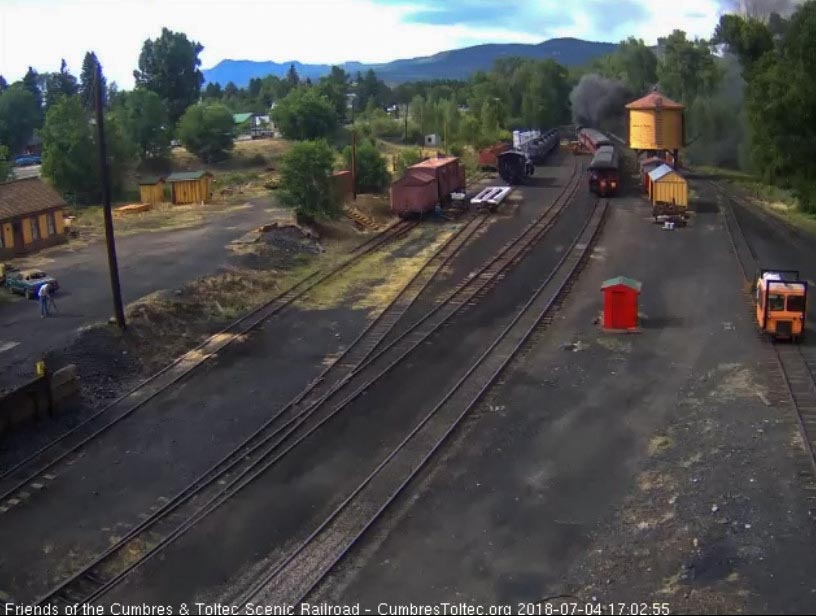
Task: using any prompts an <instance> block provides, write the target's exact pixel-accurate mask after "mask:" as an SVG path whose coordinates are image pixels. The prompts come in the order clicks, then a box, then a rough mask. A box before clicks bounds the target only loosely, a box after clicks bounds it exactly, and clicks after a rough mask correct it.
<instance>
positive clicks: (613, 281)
mask: <svg viewBox="0 0 816 616" xmlns="http://www.w3.org/2000/svg"><path fill="white" fill-rule="evenodd" d="M640 286H641V285H640V283H639V282H638V281H637V280H633V279H631V278H627V277H626V276H618V277H617V278H610V279H609V280H607V281H605V282H604V283H603V284H602V285H601V291H602V292H603V295H604V311H603V326H604V329H635V328H636V327H637V326H638V296H639V295H640Z"/></svg>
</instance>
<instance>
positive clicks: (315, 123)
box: [272, 88, 338, 140]
mask: <svg viewBox="0 0 816 616" xmlns="http://www.w3.org/2000/svg"><path fill="white" fill-rule="evenodd" d="M272 117H273V119H274V120H275V122H276V123H277V124H278V127H279V128H280V131H281V133H283V136H284V137H286V138H287V139H299V140H307V139H308V140H313V139H320V138H323V137H328V136H329V135H331V134H332V133H333V132H334V131H335V129H336V128H337V124H338V119H337V113H336V111H335V110H334V107H332V104H331V103H330V102H329V100H328V99H327V98H326V97H325V96H323V95H322V94H320V93H319V92H317V89H316V88H296V89H294V90H292V91H291V92H290V93H289V94H287V95H286V96H285V97H283V98H282V99H281V100H279V101H277V104H276V105H275V109H273V110H272Z"/></svg>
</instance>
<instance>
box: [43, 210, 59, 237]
mask: <svg viewBox="0 0 816 616" xmlns="http://www.w3.org/2000/svg"><path fill="white" fill-rule="evenodd" d="M45 223H46V225H47V226H48V235H56V233H57V223H56V221H55V220H54V212H48V214H46V215H45Z"/></svg>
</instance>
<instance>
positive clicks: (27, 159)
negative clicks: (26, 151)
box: [14, 154, 42, 167]
mask: <svg viewBox="0 0 816 616" xmlns="http://www.w3.org/2000/svg"><path fill="white" fill-rule="evenodd" d="M14 164H15V165H16V166H17V167H30V166H31V165H41V164H42V157H40V156H37V155H36V154H31V155H27V156H18V157H17V158H15V159H14Z"/></svg>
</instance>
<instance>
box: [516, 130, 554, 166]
mask: <svg viewBox="0 0 816 616" xmlns="http://www.w3.org/2000/svg"><path fill="white" fill-rule="evenodd" d="M558 143H559V138H558V131H557V130H555V129H552V130H549V131H547V132H546V133H543V134H542V135H541V136H540V137H538V138H536V139H533V140H532V141H530V142H529V143H528V144H527V145H526V147H524V148H522V151H523V152H525V153H526V154H527V156H529V157H530V160H532V161H533V163H537V164H541V163H543V162H544V161H545V160H546V158H547V156H549V154H550V153H551V152H552V151H553V150H554V149H555V148H557V147H558Z"/></svg>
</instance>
